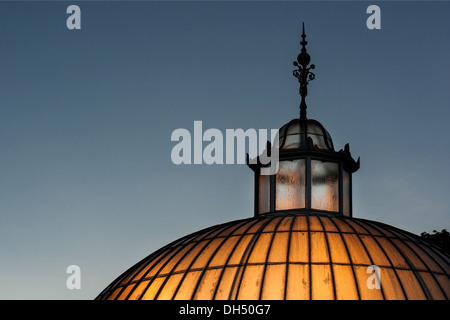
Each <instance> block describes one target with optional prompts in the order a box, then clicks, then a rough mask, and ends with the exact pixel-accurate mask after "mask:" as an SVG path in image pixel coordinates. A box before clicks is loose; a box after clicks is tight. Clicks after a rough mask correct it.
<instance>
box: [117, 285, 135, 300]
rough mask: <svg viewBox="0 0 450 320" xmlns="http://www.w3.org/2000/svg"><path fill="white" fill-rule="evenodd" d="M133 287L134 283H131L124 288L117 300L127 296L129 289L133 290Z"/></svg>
mask: <svg viewBox="0 0 450 320" xmlns="http://www.w3.org/2000/svg"><path fill="white" fill-rule="evenodd" d="M135 285H136V284H135V283H132V284H130V285H128V286H127V287H126V288H125V290H123V291H122V293H121V294H120V297H119V298H118V300H124V299H125V298H126V297H127V296H128V294H129V293H130V291H131V289H133V288H134V286H135Z"/></svg>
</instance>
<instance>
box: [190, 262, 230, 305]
mask: <svg viewBox="0 0 450 320" xmlns="http://www.w3.org/2000/svg"><path fill="white" fill-rule="evenodd" d="M221 272H222V269H211V270H207V271H206V272H205V274H204V275H203V277H202V280H201V282H200V285H199V286H198V288H197V292H196V293H195V297H194V299H196V300H211V299H212V297H213V294H214V290H215V288H216V285H217V281H219V277H220V274H221ZM188 299H189V298H188Z"/></svg>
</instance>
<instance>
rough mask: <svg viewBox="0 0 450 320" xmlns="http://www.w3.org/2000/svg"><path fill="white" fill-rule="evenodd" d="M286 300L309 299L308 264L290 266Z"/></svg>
mask: <svg viewBox="0 0 450 320" xmlns="http://www.w3.org/2000/svg"><path fill="white" fill-rule="evenodd" d="M286 299H288V300H307V299H309V266H308V265H307V264H290V265H289V271H288V283H287V291H286Z"/></svg>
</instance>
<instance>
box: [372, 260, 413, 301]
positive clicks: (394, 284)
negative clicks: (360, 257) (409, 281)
mask: <svg viewBox="0 0 450 320" xmlns="http://www.w3.org/2000/svg"><path fill="white" fill-rule="evenodd" d="M372 275H373V273H372ZM368 276H370V275H369V274H368ZM379 280H380V287H381V289H383V293H384V297H385V299H386V300H404V299H405V295H404V294H403V291H402V287H401V286H400V283H399V282H398V281H399V280H398V277H397V274H396V273H395V271H394V270H392V269H391V268H380V279H379ZM364 288H367V286H364ZM374 290H377V289H372V291H374Z"/></svg>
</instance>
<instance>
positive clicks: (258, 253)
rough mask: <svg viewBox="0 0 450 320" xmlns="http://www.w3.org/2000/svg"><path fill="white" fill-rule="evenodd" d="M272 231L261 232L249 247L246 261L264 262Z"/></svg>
mask: <svg viewBox="0 0 450 320" xmlns="http://www.w3.org/2000/svg"><path fill="white" fill-rule="evenodd" d="M272 236H273V233H261V234H260V236H259V238H258V240H257V242H256V244H255V245H254V247H253V248H251V253H250V258H249V260H248V263H265V262H266V258H267V250H268V249H269V244H270V241H271V240H272Z"/></svg>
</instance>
